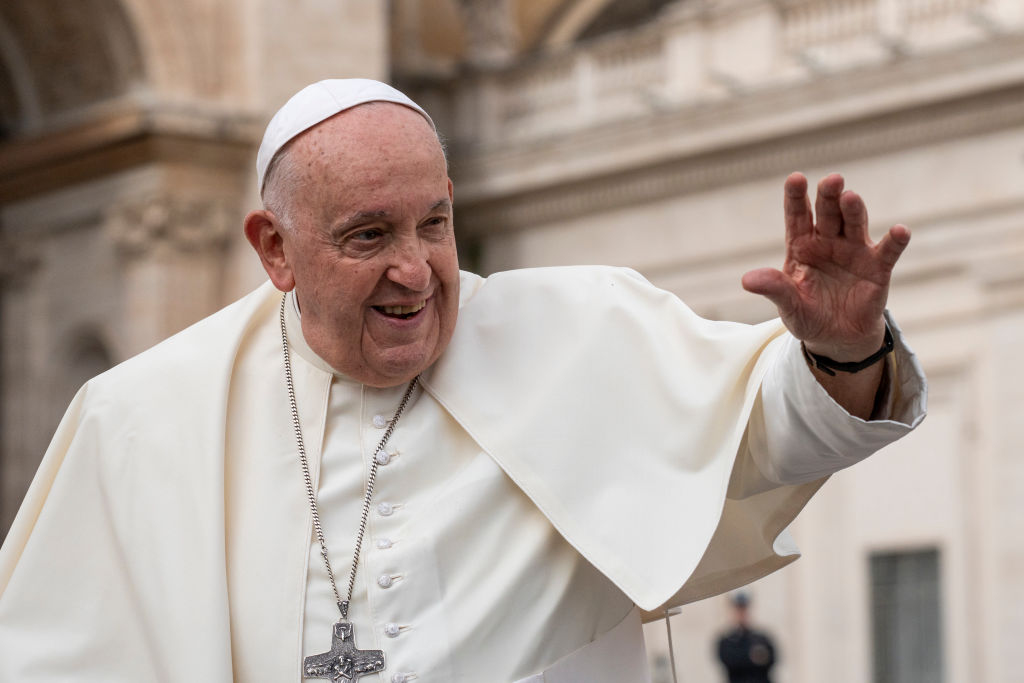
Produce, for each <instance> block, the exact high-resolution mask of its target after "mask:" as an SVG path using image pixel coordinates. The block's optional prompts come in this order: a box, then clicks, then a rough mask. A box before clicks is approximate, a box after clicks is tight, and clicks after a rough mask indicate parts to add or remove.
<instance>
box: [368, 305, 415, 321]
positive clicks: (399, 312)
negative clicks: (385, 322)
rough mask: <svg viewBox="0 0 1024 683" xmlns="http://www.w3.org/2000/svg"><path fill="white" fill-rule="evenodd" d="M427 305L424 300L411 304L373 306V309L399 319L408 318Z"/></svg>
mask: <svg viewBox="0 0 1024 683" xmlns="http://www.w3.org/2000/svg"><path fill="white" fill-rule="evenodd" d="M426 305H427V302H426V301H420V302H419V303H415V304H413V305H411V306H374V307H373V310H375V311H377V312H378V313H383V314H384V315H386V316H387V317H389V318H398V319H399V320H408V319H409V318H411V317H413V316H414V315H416V314H417V313H419V312H420V311H422V310H423V308H424V306H426Z"/></svg>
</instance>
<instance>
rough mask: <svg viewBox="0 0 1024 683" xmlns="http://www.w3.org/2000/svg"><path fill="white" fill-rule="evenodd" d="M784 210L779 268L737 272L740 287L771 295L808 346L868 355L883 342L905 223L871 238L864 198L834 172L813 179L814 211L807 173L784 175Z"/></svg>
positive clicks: (833, 354)
mask: <svg viewBox="0 0 1024 683" xmlns="http://www.w3.org/2000/svg"><path fill="white" fill-rule="evenodd" d="M785 214H786V259H785V262H784V263H783V265H782V270H781V271H780V270H776V269H774V268H759V269H757V270H752V271H750V272H749V273H747V274H746V275H744V276H743V287H744V289H746V290H747V291H749V292H753V293H755V294H761V295H763V296H765V297H767V298H768V299H770V300H771V302H772V303H774V304H775V305H776V307H778V309H779V316H780V317H781V318H782V321H783V323H784V324H785V325H786V327H787V328H788V329H789V331H790V332H791V333H792V334H793V336H795V337H796V338H797V339H800V340H802V341H803V342H804V343H805V344H806V346H807V348H808V349H809V350H811V351H813V352H814V353H819V354H822V355H825V356H828V357H830V358H832V359H834V360H837V361H858V360H862V359H863V358H865V357H867V356H870V355H871V354H872V353H874V352H875V351H876V350H877V349H878V348H879V347H880V346H881V344H882V338H883V336H884V333H885V323H884V320H883V318H882V313H883V311H884V310H885V302H886V298H887V297H888V295H889V279H890V276H891V274H892V269H893V266H895V265H896V261H897V260H898V259H899V257H900V254H902V253H903V250H904V249H905V248H906V247H907V245H908V244H909V243H910V230H908V229H907V228H906V226H903V225H895V226H893V227H892V228H890V229H889V232H888V233H886V234H885V236H883V237H882V239H881V240H880V241H879V242H877V243H872V242H871V238H870V237H869V236H868V213H867V208H866V207H865V205H864V201H863V200H862V199H861V198H860V197H859V196H858V195H857V194H856V193H854V192H850V191H848V190H847V191H845V192H844V191H843V177H842V176H841V175H838V174H832V175H829V176H827V177H826V178H824V179H823V180H822V181H821V182H820V183H818V195H817V198H816V200H815V205H814V213H813V215H812V213H811V202H810V199H809V198H808V196H807V179H806V178H805V177H804V176H803V175H801V174H799V173H794V174H792V175H790V176H789V177H788V178H787V179H786V185H785ZM815 218H816V219H817V220H816V221H815Z"/></svg>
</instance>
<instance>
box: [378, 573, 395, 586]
mask: <svg viewBox="0 0 1024 683" xmlns="http://www.w3.org/2000/svg"><path fill="white" fill-rule="evenodd" d="M394 582H395V580H394V578H392V576H391V574H381V575H380V576H378V577H377V585H378V586H380V587H381V588H391V584H393V583H394Z"/></svg>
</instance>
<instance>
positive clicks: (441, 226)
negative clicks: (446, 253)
mask: <svg viewBox="0 0 1024 683" xmlns="http://www.w3.org/2000/svg"><path fill="white" fill-rule="evenodd" d="M421 228H422V229H423V231H424V232H426V233H427V234H429V235H440V234H443V233H445V232H447V230H448V216H434V217H432V218H428V219H427V220H425V221H423V224H422V226H421Z"/></svg>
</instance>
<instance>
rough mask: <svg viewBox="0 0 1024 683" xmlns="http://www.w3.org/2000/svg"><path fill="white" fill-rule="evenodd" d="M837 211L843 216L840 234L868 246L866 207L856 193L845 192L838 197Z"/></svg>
mask: <svg viewBox="0 0 1024 683" xmlns="http://www.w3.org/2000/svg"><path fill="white" fill-rule="evenodd" d="M839 210H840V212H841V213H842V215H843V218H842V225H843V228H842V234H843V236H845V237H846V238H848V239H850V240H853V241H855V242H858V243H861V244H868V242H869V240H868V207H867V206H866V205H865V204H864V200H863V199H861V198H860V195H858V194H857V193H856V192H851V191H849V190H847V191H846V192H843V193H842V194H841V195H839Z"/></svg>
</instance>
